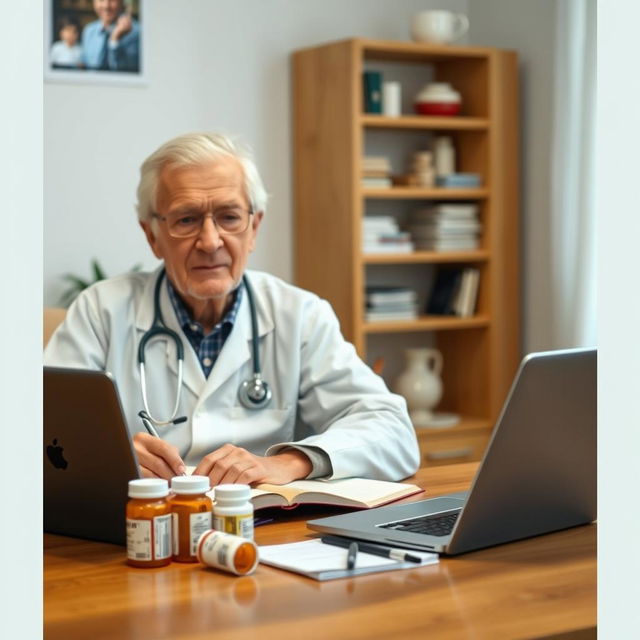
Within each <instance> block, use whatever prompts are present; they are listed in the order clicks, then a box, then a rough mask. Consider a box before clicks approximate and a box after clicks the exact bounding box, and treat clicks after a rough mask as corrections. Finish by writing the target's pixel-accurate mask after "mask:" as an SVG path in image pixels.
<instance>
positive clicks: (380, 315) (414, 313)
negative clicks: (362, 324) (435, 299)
mask: <svg viewBox="0 0 640 640" xmlns="http://www.w3.org/2000/svg"><path fill="white" fill-rule="evenodd" d="M364 317H365V321H366V322H391V321H394V320H417V318H418V308H417V307H416V306H411V307H408V308H407V309H398V310H396V311H392V310H379V309H368V310H367V311H366V312H365V316H364Z"/></svg>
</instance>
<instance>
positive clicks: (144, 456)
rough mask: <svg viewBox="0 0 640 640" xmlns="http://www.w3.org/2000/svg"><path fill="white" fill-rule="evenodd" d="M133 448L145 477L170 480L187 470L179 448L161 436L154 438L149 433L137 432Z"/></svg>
mask: <svg viewBox="0 0 640 640" xmlns="http://www.w3.org/2000/svg"><path fill="white" fill-rule="evenodd" d="M133 448H134V449H135V450H136V455H137V456H138V462H139V463H140V468H141V470H142V475H143V476H144V477H145V478H166V479H167V480H170V479H171V478H173V477H174V476H179V475H181V474H183V473H184V471H185V466H184V462H183V461H182V458H181V457H180V454H179V453H178V449H177V448H176V447H174V446H173V445H172V444H169V443H168V442H165V441H164V440H161V439H160V438H154V437H153V436H152V435H149V434H148V433H136V435H135V436H133Z"/></svg>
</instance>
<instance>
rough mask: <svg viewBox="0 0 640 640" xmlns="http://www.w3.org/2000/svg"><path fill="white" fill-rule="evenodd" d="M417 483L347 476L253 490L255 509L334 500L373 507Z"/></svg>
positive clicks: (413, 489)
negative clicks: (340, 478) (342, 478)
mask: <svg viewBox="0 0 640 640" xmlns="http://www.w3.org/2000/svg"><path fill="white" fill-rule="evenodd" d="M421 491H422V489H421V488H420V487H417V486H416V485H415V484H402V483H400V482H385V481H383V480H365V479H364V478H345V479H344V480H296V481H294V482H290V483H289V484H284V485H276V484H259V485H258V486H257V487H256V488H255V489H252V491H251V502H253V506H254V507H255V508H256V509H264V508H265V507H284V508H289V509H290V508H292V507H295V506H297V505H299V504H331V505H337V506H344V507H352V508H354V509H371V508H372V507H379V506H380V505H382V504H387V503H388V502H393V501H394V500H400V498H405V497H407V496H411V495H413V494H415V493H420V492H421Z"/></svg>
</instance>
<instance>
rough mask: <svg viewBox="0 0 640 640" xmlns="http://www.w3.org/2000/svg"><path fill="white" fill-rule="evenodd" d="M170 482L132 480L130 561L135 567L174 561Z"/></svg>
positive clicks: (129, 504) (128, 506) (128, 507)
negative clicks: (169, 496)
mask: <svg viewBox="0 0 640 640" xmlns="http://www.w3.org/2000/svg"><path fill="white" fill-rule="evenodd" d="M168 495H169V484H168V483H167V481H166V480H162V479H161V478H141V479H138V480H131V481H130V482H129V498H130V499H129V502H128V503H127V562H128V563H129V564H130V565H132V566H134V567H163V566H165V565H167V564H169V563H170V562H171V505H170V504H169V500H168Z"/></svg>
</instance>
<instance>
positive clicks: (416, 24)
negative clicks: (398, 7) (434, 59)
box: [411, 11, 469, 44]
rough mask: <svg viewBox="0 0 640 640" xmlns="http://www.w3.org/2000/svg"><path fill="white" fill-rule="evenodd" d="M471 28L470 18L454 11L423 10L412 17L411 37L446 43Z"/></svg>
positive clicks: (418, 39) (418, 40)
mask: <svg viewBox="0 0 640 640" xmlns="http://www.w3.org/2000/svg"><path fill="white" fill-rule="evenodd" d="M468 30H469V19H468V18H467V16H465V15H464V14H463V13H454V12H453V11H421V12H420V13H417V14H416V15H415V16H413V18H412V19H411V37H412V38H413V39H414V40H415V41H416V42H435V43H439V44H446V43H448V42H452V41H453V40H457V39H458V38H459V37H460V36H462V35H464V34H465V33H466V32H467V31H468Z"/></svg>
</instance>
